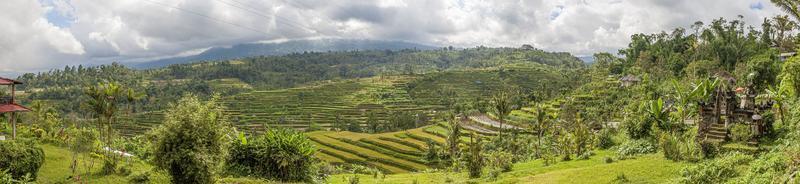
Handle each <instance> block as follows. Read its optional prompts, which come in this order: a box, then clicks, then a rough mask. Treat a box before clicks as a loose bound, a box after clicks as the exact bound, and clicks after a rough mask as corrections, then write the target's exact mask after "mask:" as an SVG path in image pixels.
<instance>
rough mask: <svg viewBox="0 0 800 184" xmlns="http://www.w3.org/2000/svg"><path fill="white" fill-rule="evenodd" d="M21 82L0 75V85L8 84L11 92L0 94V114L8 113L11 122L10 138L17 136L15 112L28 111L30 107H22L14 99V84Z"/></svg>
mask: <svg viewBox="0 0 800 184" xmlns="http://www.w3.org/2000/svg"><path fill="white" fill-rule="evenodd" d="M19 84H22V82H19V81H15V80H11V79H7V78H2V77H0V86H10V88H11V93H10V95H8V96H0V114H9V113H10V116H9V122H10V123H11V129H12V132H11V138H12V139H15V138H16V137H17V122H16V113H17V112H28V111H31V109H29V108H27V107H24V106H22V105H19V104H17V102H16V100H15V99H14V95H15V91H16V88H15V86H16V85H19Z"/></svg>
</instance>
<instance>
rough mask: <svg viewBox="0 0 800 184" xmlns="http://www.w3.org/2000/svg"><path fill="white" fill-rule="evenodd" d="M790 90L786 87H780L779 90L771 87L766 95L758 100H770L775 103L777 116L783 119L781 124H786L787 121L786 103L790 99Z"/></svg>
mask: <svg viewBox="0 0 800 184" xmlns="http://www.w3.org/2000/svg"><path fill="white" fill-rule="evenodd" d="M788 93H789V90H787V88H786V87H785V85H778V89H775V87H773V86H770V87H769V88H767V89H766V93H765V94H762V95H759V96H758V98H763V99H769V100H772V101H774V102H775V105H774V108H775V110H776V111H777V114H778V115H779V116H780V117H781V122H783V123H786V119H785V118H784V112H785V110H784V109H785V107H784V103H786V101H787V100H788V99H789V94H788Z"/></svg>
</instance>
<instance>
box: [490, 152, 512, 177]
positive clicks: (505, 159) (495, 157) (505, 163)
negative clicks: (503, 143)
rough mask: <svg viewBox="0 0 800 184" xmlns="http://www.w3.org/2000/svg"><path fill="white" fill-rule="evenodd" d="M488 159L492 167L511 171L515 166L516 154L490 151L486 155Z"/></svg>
mask: <svg viewBox="0 0 800 184" xmlns="http://www.w3.org/2000/svg"><path fill="white" fill-rule="evenodd" d="M484 158H486V159H487V162H488V165H489V167H491V168H494V169H497V170H499V171H502V172H509V171H511V169H512V168H513V166H514V165H513V164H514V163H513V158H514V155H512V154H511V153H508V152H503V151H493V152H489V153H488V154H486V156H484Z"/></svg>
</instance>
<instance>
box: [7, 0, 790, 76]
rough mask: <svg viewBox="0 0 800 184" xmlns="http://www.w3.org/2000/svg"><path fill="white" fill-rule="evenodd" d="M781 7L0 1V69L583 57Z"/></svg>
mask: <svg viewBox="0 0 800 184" xmlns="http://www.w3.org/2000/svg"><path fill="white" fill-rule="evenodd" d="M780 13H781V11H780V10H778V9H777V8H776V7H774V6H773V5H772V4H771V3H770V2H769V0H702V1H697V0H527V1H525V0H519V1H511V0H497V1H489V0H369V1H365V0H3V3H0V35H2V36H0V75H3V74H6V75H15V74H19V73H24V72H37V71H45V70H50V69H53V68H63V67H64V66H65V65H78V64H83V65H97V64H104V63H110V62H115V61H116V62H141V61H148V60H153V59H159V58H167V57H175V56H185V55H192V54H197V53H199V52H202V51H203V50H205V49H208V48H211V47H220V46H230V45H235V44H240V43H251V42H264V41H274V40H293V39H316V38H347V39H379V40H401V41H410V42H417V43H423V44H429V45H435V46H456V47H465V48H466V47H475V46H479V45H483V46H490V47H518V46H520V45H522V44H531V45H533V46H534V47H537V48H540V49H544V50H547V51H563V52H570V53H572V54H574V55H577V56H587V55H591V54H593V53H596V52H611V53H616V51H617V50H619V49H621V48H623V47H625V46H627V44H628V42H629V41H630V35H632V34H636V33H656V32H660V31H664V30H672V29H674V28H676V27H689V25H691V24H692V23H694V22H695V21H698V20H699V21H703V22H711V21H712V20H713V19H716V18H719V17H725V18H726V19H736V17H737V15H742V16H744V21H745V22H747V23H748V24H751V25H754V26H756V27H758V25H760V24H761V22H762V20H763V19H764V18H765V17H772V16H775V15H777V14H780Z"/></svg>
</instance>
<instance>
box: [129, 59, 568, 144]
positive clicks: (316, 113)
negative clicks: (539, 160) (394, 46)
mask: <svg viewBox="0 0 800 184" xmlns="http://www.w3.org/2000/svg"><path fill="white" fill-rule="evenodd" d="M555 71H556V69H552V68H550V69H548V68H547V67H546V66H542V65H538V64H532V65H530V66H509V67H504V68H503V69H497V68H488V69H481V70H469V71H447V72H439V73H432V74H425V75H400V76H379V77H371V78H362V79H349V80H334V81H322V82H317V83H314V84H309V85H306V86H304V87H297V88H288V89H280V90H269V91H257V90H256V91H253V90H252V87H250V86H248V85H247V84H246V83H243V82H241V81H239V80H237V79H220V80H216V81H215V82H211V83H209V84H214V85H212V86H211V87H212V88H214V89H215V91H224V90H228V91H235V90H243V91H248V92H242V93H238V94H236V95H233V96H228V97H224V98H223V101H222V103H223V105H225V106H226V109H227V110H226V112H227V113H228V115H230V117H231V121H232V122H233V124H234V125H236V126H238V127H239V128H240V129H241V130H245V131H250V132H255V133H258V132H261V131H263V130H264V128H265V127H268V126H269V127H287V128H293V129H298V130H303V129H306V128H307V127H309V126H310V125H311V124H316V125H319V126H321V127H323V128H326V127H332V125H333V123H334V122H335V121H336V120H337V118H339V119H344V120H355V121H357V122H360V123H366V120H367V117H368V114H374V117H375V118H376V119H377V120H378V121H382V122H385V121H387V120H389V119H390V118H391V116H392V114H395V113H400V112H410V113H411V114H423V115H426V116H428V117H432V116H434V112H435V111H437V110H441V109H444V108H445V106H446V105H448V104H454V103H464V102H474V101H484V102H486V101H487V100H488V96H491V95H492V94H493V93H495V92H496V91H498V90H501V89H503V88H504V87H508V86H511V87H516V88H518V89H523V90H526V91H532V90H556V89H560V88H564V87H566V86H568V85H569V84H556V83H553V82H552V81H560V80H563V79H562V78H563V76H562V75H561V74H558V73H557V72H555ZM542 84H547V85H542ZM543 86H546V87H547V88H546V89H543ZM443 99H449V102H447V101H445V100H443ZM162 119H163V114H161V112H148V113H138V114H135V115H133V116H132V117H123V118H121V122H128V123H121V124H119V125H116V128H117V129H118V130H119V132H120V133H122V134H123V135H136V134H139V133H142V132H144V131H146V130H149V129H150V128H152V127H153V126H154V125H157V124H159V123H160V122H161V121H162ZM517 122H518V123H517ZM512 123H517V125H519V124H525V123H524V121H514V120H512Z"/></svg>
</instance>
